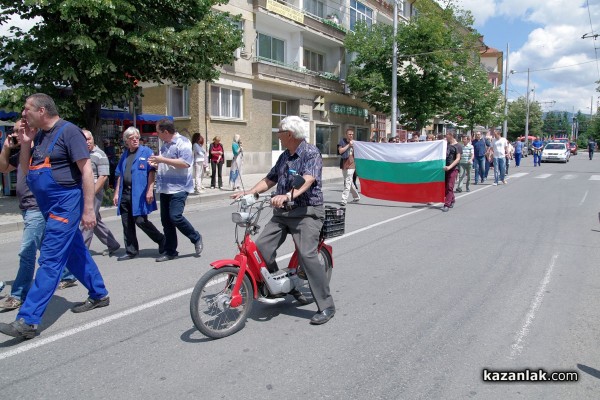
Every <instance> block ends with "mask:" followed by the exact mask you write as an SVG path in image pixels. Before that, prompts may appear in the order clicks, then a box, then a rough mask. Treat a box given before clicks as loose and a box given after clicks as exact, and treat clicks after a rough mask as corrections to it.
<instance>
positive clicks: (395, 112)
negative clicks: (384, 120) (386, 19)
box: [391, 0, 408, 139]
mask: <svg viewBox="0 0 600 400" xmlns="http://www.w3.org/2000/svg"><path fill="white" fill-rule="evenodd" d="M397 34H398V0H394V46H393V50H392V51H393V53H392V121H391V122H392V137H396V135H397V133H398V132H397V130H396V124H397V123H398V42H397V40H396V35H397ZM407 139H408V136H407Z"/></svg>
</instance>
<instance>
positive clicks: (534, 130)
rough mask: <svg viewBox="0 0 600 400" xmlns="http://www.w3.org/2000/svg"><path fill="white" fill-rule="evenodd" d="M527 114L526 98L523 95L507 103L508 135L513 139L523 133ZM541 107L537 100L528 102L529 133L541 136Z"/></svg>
mask: <svg viewBox="0 0 600 400" xmlns="http://www.w3.org/2000/svg"><path fill="white" fill-rule="evenodd" d="M526 115H527V100H526V99H525V97H519V98H518V99H517V100H515V101H512V102H510V103H508V124H507V125H508V137H509V139H510V140H515V139H516V138H517V137H518V136H523V135H525V120H526ZM543 124H544V122H543V120H542V107H541V106H540V103H538V102H537V101H533V102H530V103H529V135H533V136H541V134H542V126H543Z"/></svg>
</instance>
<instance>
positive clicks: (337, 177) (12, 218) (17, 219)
mask: <svg viewBox="0 0 600 400" xmlns="http://www.w3.org/2000/svg"><path fill="white" fill-rule="evenodd" d="M265 175H266V172H265V173H264V174H246V175H242V180H243V182H244V187H245V188H246V189H250V188H251V187H252V186H254V185H255V184H256V183H257V182H258V181H260V180H261V179H262V178H264V177H265ZM228 179H229V176H228V175H227V176H226V175H225V174H223V180H224V183H225V184H224V187H225V188H227V187H228V185H227V180H228ZM336 181H339V182H340V184H341V183H342V172H341V171H340V169H339V168H338V167H324V168H323V175H322V183H323V184H326V183H332V182H336ZM207 183H208V184H209V185H210V178H208V179H207V178H204V184H205V185H206V184H207ZM231 193H232V192H231V191H230V190H219V189H206V191H205V193H200V194H199V195H194V194H191V195H189V196H188V199H187V204H196V203H200V202H207V201H215V200H222V199H226V198H229V195H230V194H231ZM157 212H158V211H157ZM100 214H101V215H102V217H103V218H104V217H113V216H116V215H117V210H116V207H102V208H101V209H100ZM21 230H23V217H22V216H21V210H20V209H19V202H18V201H17V198H16V196H0V233H5V232H15V231H21Z"/></svg>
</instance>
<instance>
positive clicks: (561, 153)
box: [542, 142, 571, 163]
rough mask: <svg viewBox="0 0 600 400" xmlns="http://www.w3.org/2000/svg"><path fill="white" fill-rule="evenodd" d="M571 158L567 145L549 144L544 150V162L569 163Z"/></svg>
mask: <svg viewBox="0 0 600 400" xmlns="http://www.w3.org/2000/svg"><path fill="white" fill-rule="evenodd" d="M570 156H571V152H570V151H569V148H568V147H567V144H566V143H558V142H552V143H548V144H547V145H546V146H544V150H542V162H547V161H557V162H562V163H567V162H569V158H570Z"/></svg>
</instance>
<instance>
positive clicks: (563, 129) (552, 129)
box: [542, 111, 571, 137]
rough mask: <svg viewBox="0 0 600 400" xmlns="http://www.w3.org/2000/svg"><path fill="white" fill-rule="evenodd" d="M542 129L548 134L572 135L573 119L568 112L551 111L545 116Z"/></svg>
mask: <svg viewBox="0 0 600 400" xmlns="http://www.w3.org/2000/svg"><path fill="white" fill-rule="evenodd" d="M542 131H543V132H544V135H546V136H559V137H560V136H570V134H571V121H570V120H569V116H568V113H567V112H555V111H550V112H548V113H547V114H546V116H545V117H544V124H543V126H542Z"/></svg>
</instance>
